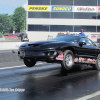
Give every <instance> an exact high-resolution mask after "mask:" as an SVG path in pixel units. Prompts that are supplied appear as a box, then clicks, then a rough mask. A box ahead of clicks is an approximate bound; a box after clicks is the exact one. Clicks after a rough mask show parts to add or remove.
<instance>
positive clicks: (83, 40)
mask: <svg viewBox="0 0 100 100" xmlns="http://www.w3.org/2000/svg"><path fill="white" fill-rule="evenodd" d="M80 42H85V43H86V45H92V46H93V44H92V42H91V41H90V40H89V39H87V38H81V39H80Z"/></svg>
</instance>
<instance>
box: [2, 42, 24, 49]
mask: <svg viewBox="0 0 100 100" xmlns="http://www.w3.org/2000/svg"><path fill="white" fill-rule="evenodd" d="M23 43H25V42H0V50H15V49H18V48H19V46H20V45H21V44H23Z"/></svg>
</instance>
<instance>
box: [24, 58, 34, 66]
mask: <svg viewBox="0 0 100 100" xmlns="http://www.w3.org/2000/svg"><path fill="white" fill-rule="evenodd" d="M23 61H24V64H25V65H26V66H27V67H33V66H34V65H35V64H36V61H35V60H34V59H32V58H24V59H23Z"/></svg>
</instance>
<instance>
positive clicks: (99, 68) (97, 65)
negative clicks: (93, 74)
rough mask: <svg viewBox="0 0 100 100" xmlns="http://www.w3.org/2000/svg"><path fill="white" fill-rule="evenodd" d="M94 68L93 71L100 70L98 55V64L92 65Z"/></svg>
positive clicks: (99, 57) (99, 56)
mask: <svg viewBox="0 0 100 100" xmlns="http://www.w3.org/2000/svg"><path fill="white" fill-rule="evenodd" d="M92 66H93V69H95V70H100V54H99V55H98V57H97V61H96V64H94V65H92Z"/></svg>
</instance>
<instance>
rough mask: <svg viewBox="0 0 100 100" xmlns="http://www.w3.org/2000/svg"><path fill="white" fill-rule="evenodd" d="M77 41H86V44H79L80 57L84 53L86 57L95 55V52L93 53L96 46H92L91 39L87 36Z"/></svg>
mask: <svg viewBox="0 0 100 100" xmlns="http://www.w3.org/2000/svg"><path fill="white" fill-rule="evenodd" d="M79 42H85V43H86V45H82V46H80V51H79V55H80V56H81V57H84V55H86V56H88V57H89V56H96V54H95V50H96V46H94V44H93V43H92V41H91V40H89V39H87V38H81V39H80V41H79Z"/></svg>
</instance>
